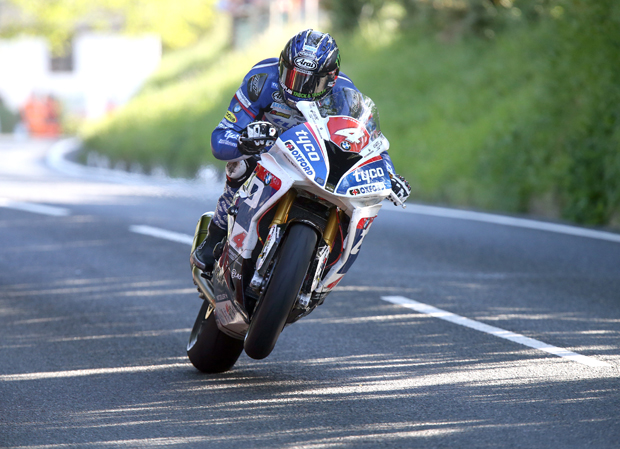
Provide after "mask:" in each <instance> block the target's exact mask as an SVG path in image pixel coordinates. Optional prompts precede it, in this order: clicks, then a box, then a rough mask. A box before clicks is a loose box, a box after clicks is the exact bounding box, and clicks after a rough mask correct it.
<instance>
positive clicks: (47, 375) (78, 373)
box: [0, 363, 191, 382]
mask: <svg viewBox="0 0 620 449" xmlns="http://www.w3.org/2000/svg"><path fill="white" fill-rule="evenodd" d="M189 366H191V365H189V364H188V363H171V364H168V365H149V366H126V367H119V368H96V369H78V370H69V371H48V372H42V373H26V374H4V375H1V376H0V381H4V382H12V381H17V380H41V379H59V378H63V377H83V376H95V375H100V374H127V373H144V372H148V371H160V370H165V369H170V368H187V367H189Z"/></svg>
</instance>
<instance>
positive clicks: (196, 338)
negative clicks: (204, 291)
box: [187, 300, 243, 373]
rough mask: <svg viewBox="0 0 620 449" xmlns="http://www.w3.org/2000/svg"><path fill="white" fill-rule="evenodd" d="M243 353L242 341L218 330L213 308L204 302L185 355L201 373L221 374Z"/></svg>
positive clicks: (207, 302)
mask: <svg viewBox="0 0 620 449" xmlns="http://www.w3.org/2000/svg"><path fill="white" fill-rule="evenodd" d="M241 352H243V340H237V339H236V338H232V337H230V336H228V335H226V334H225V333H223V332H222V331H221V330H219V329H218V327H217V324H216V322H215V314H214V313H213V307H212V306H211V304H210V303H209V301H206V300H205V301H204V302H203V303H202V307H201V308H200V312H198V317H197V318H196V322H195V323H194V327H193V329H192V333H191V334H190V337H189V343H188V344H187V355H188V357H189V360H190V361H191V362H192V365H194V366H195V367H196V368H197V369H199V370H200V371H202V372H203V373H223V372H224V371H228V370H229V369H231V368H232V367H233V365H234V364H235V362H237V359H238V358H239V356H240V355H241Z"/></svg>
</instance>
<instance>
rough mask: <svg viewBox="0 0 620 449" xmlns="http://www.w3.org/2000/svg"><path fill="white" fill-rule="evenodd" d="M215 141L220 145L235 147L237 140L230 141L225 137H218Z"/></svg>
mask: <svg viewBox="0 0 620 449" xmlns="http://www.w3.org/2000/svg"><path fill="white" fill-rule="evenodd" d="M217 143H219V144H220V145H227V146H229V147H235V148H237V142H231V141H230V140H227V139H220V140H218V141H217Z"/></svg>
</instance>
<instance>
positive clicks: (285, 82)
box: [280, 64, 335, 100]
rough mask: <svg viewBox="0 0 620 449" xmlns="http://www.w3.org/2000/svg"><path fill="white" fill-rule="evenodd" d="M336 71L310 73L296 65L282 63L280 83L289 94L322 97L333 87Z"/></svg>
mask: <svg viewBox="0 0 620 449" xmlns="http://www.w3.org/2000/svg"><path fill="white" fill-rule="evenodd" d="M334 80H335V74H334V73H326V74H323V75H317V74H310V73H307V72H304V71H301V70H299V69H298V68H296V67H290V68H289V67H286V64H280V85H281V86H282V89H284V90H285V91H286V92H287V93H288V94H290V95H293V96H295V97H297V98H303V99H308V100H315V99H317V98H320V97H322V96H323V95H325V94H326V93H327V92H328V89H329V88H331V87H333V85H334V84H333V82H334Z"/></svg>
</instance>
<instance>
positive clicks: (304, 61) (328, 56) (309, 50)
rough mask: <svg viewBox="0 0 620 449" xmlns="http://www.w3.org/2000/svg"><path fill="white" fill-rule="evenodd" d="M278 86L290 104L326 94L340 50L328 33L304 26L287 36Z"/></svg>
mask: <svg viewBox="0 0 620 449" xmlns="http://www.w3.org/2000/svg"><path fill="white" fill-rule="evenodd" d="M279 69H280V90H281V91H282V96H283V97H284V99H285V100H286V102H287V103H288V104H289V105H290V106H293V107H294V106H295V103H297V102H298V101H303V100H310V101H315V100H319V99H321V98H323V97H325V96H326V95H327V94H328V93H329V92H330V91H331V89H332V87H334V84H336V78H338V73H339V72H340V51H339V50H338V46H337V45H336V41H335V40H334V38H333V37H331V36H330V35H329V34H327V33H320V32H318V31H314V30H306V31H302V32H301V33H298V34H296V35H295V36H293V37H292V38H291V40H289V41H288V42H287V44H286V46H285V47H284V50H282V53H280V67H279Z"/></svg>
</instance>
